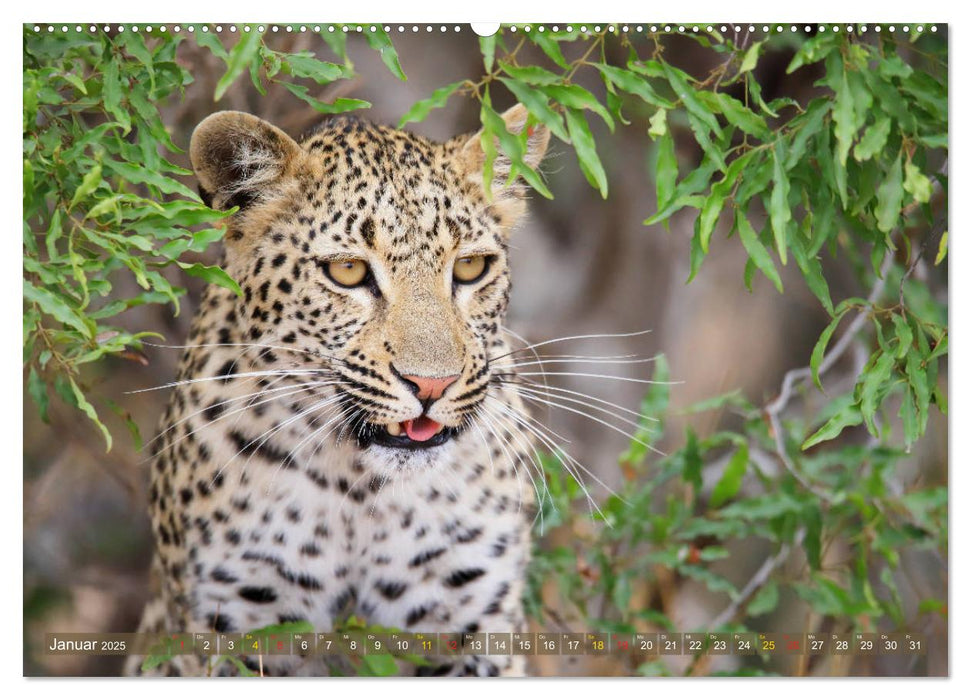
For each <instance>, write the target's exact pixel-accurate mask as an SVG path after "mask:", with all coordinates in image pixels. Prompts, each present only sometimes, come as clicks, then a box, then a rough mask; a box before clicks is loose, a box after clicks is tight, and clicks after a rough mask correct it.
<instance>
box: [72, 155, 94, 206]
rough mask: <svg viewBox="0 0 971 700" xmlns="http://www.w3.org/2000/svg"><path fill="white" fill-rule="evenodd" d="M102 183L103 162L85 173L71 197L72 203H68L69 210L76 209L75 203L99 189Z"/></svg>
mask: <svg viewBox="0 0 971 700" xmlns="http://www.w3.org/2000/svg"><path fill="white" fill-rule="evenodd" d="M100 184H101V163H95V164H94V167H92V168H91V169H90V170H89V171H88V172H86V173H85V174H84V178H82V180H81V184H80V185H78V188H77V189H76V190H75V191H74V196H73V197H71V203H70V204H69V205H68V207H67V209H68V211H71V210H72V209H74V207H75V205H76V204H77V203H78V202H80V201H81V200H82V199H84V198H85V197H87V196H88V195H89V194H91V193H92V192H94V191H95V190H96V189H98V185H100Z"/></svg>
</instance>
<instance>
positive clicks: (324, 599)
mask: <svg viewBox="0 0 971 700" xmlns="http://www.w3.org/2000/svg"><path fill="white" fill-rule="evenodd" d="M500 116H501V118H502V120H503V124H504V126H505V128H506V131H507V132H508V134H510V135H511V136H512V137H513V138H514V139H515V141H516V143H518V144H519V146H520V149H521V152H520V154H519V157H520V158H521V161H517V162H516V163H515V164H514V161H513V159H512V158H511V157H509V156H507V155H505V153H504V151H505V150H506V149H501V150H497V149H496V148H495V146H496V145H497V144H498V139H497V138H496V137H494V136H492V134H490V135H489V137H487V138H483V134H482V132H481V131H480V132H478V133H464V134H461V135H459V136H455V137H453V138H451V139H449V140H446V141H434V140H431V139H429V138H426V137H424V136H421V135H419V134H416V133H412V132H410V131H404V130H402V129H398V128H393V127H391V126H385V125H382V124H378V123H374V122H371V121H367V120H364V119H360V118H356V117H350V116H337V117H332V118H330V119H328V120H326V121H324V122H323V123H321V124H320V125H319V126H317V127H316V128H314V129H312V130H311V131H310V132H309V133H308V134H306V135H304V136H302V137H300V138H298V139H295V138H292V137H291V136H290V135H288V134H287V133H285V132H284V131H283V130H281V129H280V128H278V127H276V126H274V125H273V124H271V123H269V122H268V121H265V120H263V119H261V118H259V117H257V116H255V115H252V114H248V113H243V112H236V111H223V112H217V113H214V114H212V115H210V116H208V117H207V118H205V119H204V120H203V121H202V122H201V123H199V124H198V126H197V127H196V128H195V129H194V131H193V133H192V136H191V139H190V144H189V157H190V161H191V165H192V169H193V172H194V174H195V177H196V179H197V180H198V185H199V192H200V195H201V197H202V199H203V201H204V202H205V203H206V204H207V205H208V206H209V207H211V208H212V209H214V210H218V211H220V212H223V213H224V215H225V218H224V219H223V222H224V224H223V225H224V229H225V230H224V235H223V243H222V245H223V251H222V257H221V262H220V266H221V267H222V269H223V270H224V271H225V272H226V273H227V275H228V276H229V277H231V278H232V280H234V281H235V282H236V288H235V289H234V288H232V285H227V284H225V283H223V284H216V283H210V284H209V285H208V287H207V288H206V289H205V291H204V292H203V294H202V296H201V301H200V302H199V307H198V310H197V312H196V315H195V317H194V320H193V322H192V325H191V329H190V331H189V334H188V338H187V340H186V343H185V345H184V346H183V347H184V348H185V349H184V351H183V354H182V357H181V360H180V363H179V366H178V372H177V376H176V378H175V380H174V381H173V382H171V383H170V384H169V385H166V388H167V389H170V390H171V393H170V399H169V401H168V403H167V405H166V408H165V410H164V414H163V417H162V419H161V423H160V427H159V432H158V437H157V438H156V439H155V441H154V443H153V445H152V451H151V456H150V459H151V464H150V478H149V490H148V496H149V515H150V520H151V532H152V536H153V540H154V553H153V558H152V563H151V584H150V587H151V590H150V592H149V595H148V596H147V597H148V603H147V604H146V606H145V609H144V612H143V616H142V619H141V623H140V625H139V628H138V630H139V632H141V633H145V634H163V633H164V634H195V633H206V634H241V633H246V632H247V631H249V630H255V629H264V628H266V627H268V626H272V625H281V624H282V625H285V624H287V623H304V622H305V623H309V624H310V625H311V626H312V629H313V630H314V631H315V632H325V633H326V632H330V631H333V630H334V629H335V628H336V627H337V626H338V625H340V624H341V623H342V621H346V620H348V619H351V618H352V617H353V618H356V619H357V620H364V621H366V623H367V624H368V625H376V626H379V627H380V628H382V629H394V630H401V631H404V632H409V631H410V632H423V633H439V632H448V633H463V634H465V633H503V634H505V633H511V632H512V633H514V632H522V631H524V630H526V629H527V620H526V616H525V614H524V606H523V595H524V587H525V585H526V578H527V566H528V564H529V561H530V548H531V534H530V533H531V524H532V522H533V521H534V519H535V516H536V512H537V501H536V488H535V480H534V479H533V478H532V477H531V476H530V473H529V471H528V469H527V467H528V462H529V460H531V459H533V458H534V455H535V452H536V450H535V439H534V438H533V437H532V435H531V433H530V431H528V430H525V429H524V428H525V427H526V426H527V424H528V421H529V420H530V418H529V414H528V412H527V409H526V407H525V406H524V401H523V398H522V397H521V396H520V394H519V392H518V390H517V388H516V382H515V381H513V378H514V376H515V374H514V372H515V367H514V365H515V363H513V362H510V361H509V360H510V358H511V357H514V356H515V353H516V352H517V350H516V345H515V343H514V338H513V336H512V335H511V333H512V332H511V331H509V330H508V329H507V328H506V326H505V317H506V313H507V308H508V305H509V298H510V289H511V280H510V272H509V251H510V236H511V234H512V231H513V230H514V228H515V227H516V225H517V223H519V222H520V221H521V220H522V219H523V217H524V216H525V214H526V211H527V206H528V200H529V195H530V193H531V191H532V189H531V188H530V186H529V185H528V183H527V182H525V181H524V178H523V177H522V176H521V172H520V171H521V169H522V168H521V165H522V164H525V165H528V166H529V167H530V169H532V170H533V171H534V172H540V170H539V167H540V164H541V162H542V160H543V158H544V154H545V153H546V150H547V146H548V143H549V140H550V132H549V130H548V129H547V128H546V127H545V126H543V125H542V124H540V123H535V122H534V120H533V119H532V118H530V116H529V113H528V111H527V110H526V108H525V107H523V106H522V105H521V104H517V105H515V106H513V107H512V108H510V109H508V110H507V111H505V112H503V113H502V114H501V115H500ZM517 166H519V167H518V169H517ZM490 171H491V172H490ZM466 651H467V652H468V653H465V654H462V655H460V656H452V657H445V656H436V657H432V658H430V659H428V660H426V661H425V662H423V663H413V664H411V665H409V664H406V663H402V664H401V665H400V669H402V670H401V672H402V673H408V674H415V675H445V676H457V675H467V676H497V675H501V676H520V675H524V674H525V672H526V668H525V665H524V658H523V657H522V656H516V655H512V654H506V655H497V654H489V655H485V654H483V653H472V652H471V651H470V650H466ZM146 658H147V657H146V656H145V655H144V654H133V655H131V656H129V658H128V659H127V662H126V666H125V673H126V674H128V675H169V676H200V675H206V674H207V673H212V668H213V667H212V657H211V656H207V655H204V654H189V655H174V656H171V657H168V658H165V659H164V660H163V662H162V663H156V664H154V665H153V664H147V663H144V662H145V659H146ZM242 662H243V666H244V668H249V669H253V670H255V669H257V668H259V670H260V673H262V674H264V675H269V676H274V675H306V676H314V675H328V674H329V673H331V672H332V671H333V668H334V667H333V664H332V663H331V662H328V661H326V660H325V659H322V658H321V657H318V656H313V655H310V656H299V655H293V656H286V655H279V656H277V655H263V656H260V657H259V658H254V657H250V656H243V657H242ZM219 668H220V670H219V673H220V674H229V675H232V674H234V673H236V672H237V671H235V670H234V669H236V666H234V665H233V664H225V663H224V664H222V665H220V667H219ZM352 671H353V669H352Z"/></svg>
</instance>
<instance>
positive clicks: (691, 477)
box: [682, 426, 703, 497]
mask: <svg viewBox="0 0 971 700" xmlns="http://www.w3.org/2000/svg"><path fill="white" fill-rule="evenodd" d="M702 467H703V464H702V461H701V453H700V452H699V451H698V437H697V436H696V435H695V431H694V430H692V429H691V427H690V426H689V427H687V428H685V442H684V471H683V472H682V478H683V479H684V480H685V481H686V482H687V483H689V484H692V485H693V486H694V489H695V491H694V492H695V496H696V497H697V495H698V493H700V492H701V484H702V477H701V470H702Z"/></svg>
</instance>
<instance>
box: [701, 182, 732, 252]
mask: <svg viewBox="0 0 971 700" xmlns="http://www.w3.org/2000/svg"><path fill="white" fill-rule="evenodd" d="M726 196H727V194H726V193H723V192H721V191H718V190H716V189H715V188H714V187H712V188H711V194H710V195H708V197H707V198H706V199H705V203H704V205H703V206H702V207H701V213H700V214H699V215H698V235H699V239H698V243H699V244H700V245H701V250H702V252H703V253H705V254H707V253H708V244H709V242H710V241H711V234H712V233H714V231H715V225H716V224H717V223H718V217H719V215H720V214H721V211H722V207H723V206H724V204H725V197H726Z"/></svg>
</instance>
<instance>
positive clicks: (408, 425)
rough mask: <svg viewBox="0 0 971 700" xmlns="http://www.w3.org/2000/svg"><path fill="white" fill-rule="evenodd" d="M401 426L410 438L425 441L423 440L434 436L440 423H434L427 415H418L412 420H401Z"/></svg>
mask: <svg viewBox="0 0 971 700" xmlns="http://www.w3.org/2000/svg"><path fill="white" fill-rule="evenodd" d="M401 426H402V427H403V428H404V429H405V432H406V433H407V434H408V437H410V438H411V439H412V440H414V441H415V442H425V440H428V439H430V438H432V437H434V435H435V433H437V432H438V429H439V428H440V427H441V424H440V423H436V422H435V421H433V420H432V419H431V418H429V417H428V416H420V417H418V418H414V419H413V420H406V421H402V423H401Z"/></svg>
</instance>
